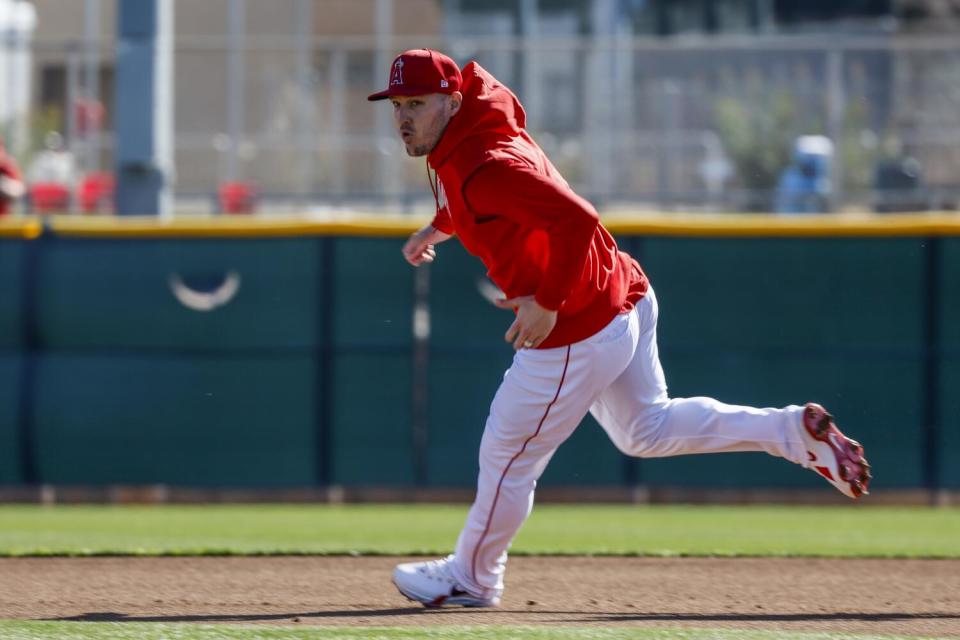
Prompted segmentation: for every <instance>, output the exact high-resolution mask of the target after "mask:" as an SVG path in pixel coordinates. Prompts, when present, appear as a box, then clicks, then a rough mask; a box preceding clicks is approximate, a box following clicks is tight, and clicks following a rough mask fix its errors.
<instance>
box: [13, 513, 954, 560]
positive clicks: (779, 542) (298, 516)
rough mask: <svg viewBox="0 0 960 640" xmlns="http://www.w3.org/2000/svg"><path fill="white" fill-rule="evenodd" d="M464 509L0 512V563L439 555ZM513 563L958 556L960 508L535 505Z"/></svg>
mask: <svg viewBox="0 0 960 640" xmlns="http://www.w3.org/2000/svg"><path fill="white" fill-rule="evenodd" d="M466 512H467V508H466V507H465V506H463V505H457V506H447V505H418V506H398V505H356V506H319V505H318V506H277V505H263V506H197V507H182V506H177V507H122V506H117V507H111V506H71V507H66V506H58V507H36V506H3V507H0V555H6V556H10V555H94V554H142V555H159V554H171V555H183V554H390V555H406V554H429V555H434V554H440V553H449V551H450V549H451V547H452V546H453V543H454V541H455V540H456V536H457V533H458V531H459V530H460V527H461V525H462V524H463V520H464V518H465V516H466ZM512 553H515V554H573V555H582V554H609V555H699V556H702V555H723V556H736V555H747V556H773V555H776V556H788V555H803V556H839V557H842V556H856V557H929V558H960V509H926V508H886V507H876V508H856V507H822V508H813V507H700V506H683V507H665V506H643V507H641V506H621V505H616V506H554V505H542V506H539V507H537V508H536V509H534V512H533V515H532V516H531V517H530V519H529V520H528V521H527V523H526V524H525V525H524V528H523V530H522V531H521V532H520V535H519V537H518V538H517V541H516V543H515V544H514V546H513V549H512Z"/></svg>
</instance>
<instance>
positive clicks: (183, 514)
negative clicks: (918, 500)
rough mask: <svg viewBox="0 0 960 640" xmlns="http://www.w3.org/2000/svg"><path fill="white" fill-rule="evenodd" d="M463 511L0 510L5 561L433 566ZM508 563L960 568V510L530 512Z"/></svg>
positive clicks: (622, 633)
mask: <svg viewBox="0 0 960 640" xmlns="http://www.w3.org/2000/svg"><path fill="white" fill-rule="evenodd" d="M466 511H467V509H466V506H463V505H457V506H448V505H418V506H402V505H355V506H323V505H309V506H281V505H263V506H209V505H205V506H197V507H183V506H163V507H129V506H127V507H124V506H69V507H68V506H56V507H38V506H2V507H0V555H4V556H22V555H96V554H136V555H160V554H170V555H185V554H198V555H202V554H397V555H406V554H431V555H434V554H442V553H448V552H449V551H450V549H451V547H452V545H453V543H454V541H455V539H456V535H457V532H458V531H459V529H460V526H461V525H462V523H463V520H464V517H465V516H466ZM512 552H513V553H516V554H576V555H580V554H614V555H693V556H705V555H723V556H737V555H743V556H774V555H775V556H785V555H801V556H831V557H904V558H907V557H909V558H914V557H929V558H960V509H925V508H886V507H872V508H858V507H853V506H851V507H825V508H812V507H698V506H683V507H665V506H554V505H541V506H538V507H537V508H536V509H535V510H534V513H533V515H532V516H531V518H530V520H529V521H528V522H527V523H526V525H525V526H524V529H523V530H522V532H521V534H520V536H519V537H518V539H517V541H516V543H515V545H514V547H513V550H512ZM881 637H882V638H892V637H894V636H871V635H851V634H843V633H836V634H822V633H819V634H818V633H799V632H786V631H755V632H754V631H744V630H733V631H731V630H719V629H696V630H682V629H681V630H676V629H674V630H664V629H627V628H600V627H583V628H572V629H561V628H553V627H550V628H547V627H543V628H531V627H491V626H472V627H452V626H451V627H430V628H411V627H402V628H401V627H380V628H367V629H359V628H349V629H344V628H317V627H310V628H296V627H276V626H259V625H258V626H255V627H252V626H239V625H216V626H213V625H196V624H159V623H99V622H39V621H0V638H2V639H3V640H52V639H56V640H108V639H127V638H130V639H133V638H137V639H143V640H160V639H163V640H166V639H173V638H175V639H177V640H233V639H244V640H249V639H256V638H264V639H267V638H270V639H277V640H301V639H304V640H305V639H307V638H311V639H314V638H315V639H320V640H326V639H330V638H343V639H347V640H360V639H364V640H369V639H384V640H404V639H407V638H442V639H443V640H460V639H466V638H471V639H473V638H480V639H488V638H489V639H494V638H496V639H498V640H499V639H504V638H520V639H523V640H539V639H547V638H550V639H553V638H557V639H560V640H566V639H573V638H577V639H580V638H582V639H585V640H594V639H596V640H619V639H621V638H638V639H640V640H653V639H658V638H662V639H668V640H672V639H678V640H679V639H683V640H707V639H716V640H734V639H737V640H739V639H744V640H821V639H828V638H830V639H834V638H860V639H868V638H869V639H874V638H876V639H879V638H881Z"/></svg>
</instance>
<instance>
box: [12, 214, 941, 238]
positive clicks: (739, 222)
mask: <svg viewBox="0 0 960 640" xmlns="http://www.w3.org/2000/svg"><path fill="white" fill-rule="evenodd" d="M428 220H429V218H423V217H419V216H400V215H392V214H391V215H388V214H362V213H358V214H355V215H351V216H349V217H344V218H340V219H337V220H325V221H311V220H304V219H303V218H274V217H256V216H252V217H251V216H247V217H239V216H237V217H234V216H221V217H210V218H175V219H172V220H169V221H164V220H159V219H157V218H155V217H133V216H131V217H124V218H119V217H91V218H83V217H74V216H55V217H52V218H50V219H49V228H50V229H51V230H52V231H54V232H55V233H57V234H59V235H62V236H68V237H98V238H266V237H291V236H293V237H296V236H354V237H404V236H406V235H408V234H410V233H411V232H413V231H415V230H416V229H418V228H420V227H421V226H422V225H423V224H425V222H426V221H428ZM21 224H23V225H26V224H28V223H27V222H23V223H21ZM604 224H605V225H606V226H607V228H609V229H610V231H611V232H613V233H616V234H621V235H648V236H680V237H684V236H686V237H691V236H695V237H831V236H833V237H843V236H846V237H904V236H960V214H957V213H952V212H942V213H922V214H919V213H918V214H895V215H870V214H842V215H839V214H827V215H809V216H776V215H769V214H733V213H730V214H679V213H672V214H652V213H647V212H637V213H616V214H611V215H608V216H604ZM4 228H6V227H3V226H0V233H3V231H2V230H3V229H4ZM15 237H36V236H29V235H27V234H26V232H25V231H24V232H21V234H20V235H16V234H15Z"/></svg>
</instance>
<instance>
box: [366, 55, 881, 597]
mask: <svg viewBox="0 0 960 640" xmlns="http://www.w3.org/2000/svg"><path fill="white" fill-rule="evenodd" d="M369 99H370V100H384V99H389V100H390V102H391V103H392V104H393V112H394V124H395V125H396V128H397V131H398V133H399V135H400V138H401V139H402V141H403V144H404V147H405V148H406V151H407V154H408V155H410V156H415V157H425V158H426V161H427V173H428V175H429V174H430V170H431V169H432V170H433V171H434V172H435V178H433V177H432V178H431V189H432V190H433V193H434V198H435V201H436V214H435V216H434V218H433V221H432V222H431V223H430V224H428V225H426V226H425V227H423V228H422V229H420V230H419V231H417V232H416V233H414V234H413V235H412V236H411V237H410V239H409V240H408V241H407V242H406V244H405V245H404V247H403V255H404V258H405V259H406V260H407V261H408V262H409V263H410V264H412V265H414V266H419V265H421V264H424V263H430V262H433V261H434V259H435V258H436V249H435V245H436V244H437V243H440V242H444V241H446V240H449V239H450V238H451V237H453V236H454V235H456V236H457V237H458V238H459V240H460V242H461V243H462V244H463V246H464V248H465V249H466V250H467V251H469V252H470V253H471V254H474V255H476V256H478V257H479V258H480V259H481V260H482V261H483V263H484V265H485V266H486V267H487V269H488V272H487V273H488V275H489V277H490V278H491V279H492V280H493V281H494V282H495V283H496V284H497V286H498V287H499V288H500V289H501V290H502V291H503V292H504V295H503V297H502V298H497V297H496V296H493V298H494V299H493V302H494V303H495V304H496V305H497V306H498V307H500V308H503V309H512V310H513V311H514V312H515V313H516V317H515V319H514V320H513V322H512V324H510V326H509V328H508V329H507V332H506V334H505V336H504V337H505V339H506V340H507V342H509V343H511V344H512V345H513V348H514V349H515V354H514V357H513V363H512V364H511V366H510V369H509V370H508V371H507V373H506V374H505V376H504V378H503V381H502V382H501V384H500V387H499V389H498V390H497V393H496V396H495V397H494V399H493V403H492V404H491V407H490V413H489V416H488V418H487V423H486V425H485V427H484V432H483V438H482V441H481V444H480V455H479V459H480V460H479V462H480V473H479V477H478V481H477V494H476V498H475V500H474V503H473V506H472V507H471V508H470V512H469V515H468V516H467V522H466V524H465V526H464V528H463V530H462V531H461V533H460V537H459V539H458V540H457V545H456V550H455V552H454V554H453V555H451V556H448V557H447V558H445V559H441V560H433V561H428V562H414V563H405V564H401V565H399V566H398V567H397V568H396V569H395V570H394V573H393V581H394V584H395V585H396V586H397V588H398V589H399V590H400V592H401V593H402V594H403V595H404V596H406V597H407V598H410V599H411V600H414V601H417V602H421V603H423V604H424V605H426V606H441V605H444V604H452V605H463V606H471V607H487V606H495V605H497V604H499V602H500V596H501V593H502V592H503V576H504V572H505V569H506V562H507V550H508V549H509V547H510V544H511V543H512V541H513V538H514V536H515V535H516V534H517V532H518V531H519V529H520V527H521V525H522V524H523V522H524V520H526V518H527V516H528V515H529V514H530V510H531V509H532V507H533V496H534V489H535V487H536V483H537V480H538V479H539V477H540V475H541V474H542V473H543V471H544V470H545V469H546V467H547V464H548V463H549V462H550V459H551V457H552V456H553V454H554V453H555V452H556V450H557V448H558V447H559V446H560V445H561V444H562V443H563V442H564V441H565V440H566V439H567V438H568V437H569V436H570V435H571V434H572V433H573V431H574V430H575V429H576V428H577V426H578V425H579V424H580V422H581V421H582V420H583V418H584V417H585V416H586V414H587V413H588V412H590V413H592V414H593V416H594V417H595V418H596V419H597V422H599V423H600V426H601V427H603V429H604V431H606V433H607V435H608V436H609V437H610V439H611V440H612V441H613V443H614V444H615V445H616V446H617V448H618V449H620V450H621V451H622V452H623V453H625V454H627V455H631V456H638V457H648V458H649V457H664V456H674V455H682V454H701V453H719V452H728V451H762V452H766V453H768V454H770V455H774V456H779V457H782V458H785V459H787V460H789V461H791V462H794V463H796V464H800V465H802V466H804V467H806V468H809V469H811V470H814V471H817V472H818V473H820V475H822V476H823V477H825V478H826V479H827V480H828V481H830V482H831V483H832V484H833V485H834V487H836V488H837V489H838V490H839V491H841V492H842V493H844V494H845V495H847V496H849V497H851V498H857V497H859V496H860V495H862V494H864V493H866V492H867V487H868V483H869V480H870V472H869V465H868V464H867V462H866V460H865V459H864V458H863V456H862V448H861V447H860V445H859V444H857V443H856V442H854V441H853V440H850V439H848V438H846V437H845V436H844V435H843V434H842V433H841V432H840V431H839V430H838V429H837V427H836V424H835V423H834V421H833V417H832V416H831V415H830V414H829V413H827V412H826V410H825V409H824V408H823V407H821V406H820V405H817V404H813V403H809V404H807V405H806V406H799V405H790V406H788V407H785V408H782V409H757V408H753V407H744V406H734V405H728V404H724V403H721V402H718V401H717V400H714V399H712V398H702V397H699V398H670V397H669V396H668V394H667V384H666V381H665V379H664V374H663V369H662V367H661V366H660V358H659V355H658V349H657V339H656V335H657V333H656V327H657V317H658V313H659V311H658V306H657V299H656V296H655V294H654V291H653V288H652V287H651V286H650V283H649V281H648V279H647V276H646V275H645V274H644V272H643V270H642V269H641V268H640V265H639V264H638V263H637V261H636V260H634V259H633V258H632V257H631V256H629V255H628V254H627V253H625V252H623V251H621V250H620V249H619V248H618V247H617V243H616V241H615V240H614V238H613V236H611V235H610V233H609V232H608V231H607V229H606V228H604V226H603V225H602V224H601V223H600V217H599V215H598V214H597V212H596V210H595V209H594V208H593V206H592V205H591V204H590V203H589V202H587V201H586V200H584V199H583V198H581V197H580V196H578V195H577V194H576V193H574V192H573V190H572V189H570V187H569V185H568V184H567V182H566V181H565V180H564V179H563V177H562V176H561V175H560V174H559V172H558V171H557V169H556V168H555V167H554V166H553V164H552V163H551V162H550V160H549V159H548V158H547V157H546V155H545V154H544V153H543V151H542V150H541V149H540V147H539V146H538V145H537V144H536V142H534V140H533V138H531V137H530V135H529V134H528V133H527V131H526V114H525V113H524V111H523V108H522V107H521V106H520V103H519V101H518V100H517V98H516V96H515V95H514V94H513V93H512V92H511V91H510V90H509V89H508V88H507V87H505V86H504V85H502V84H501V83H500V82H498V81H497V80H496V79H495V78H494V77H493V76H492V75H490V74H489V73H488V72H487V71H486V70H485V69H483V68H482V67H481V66H480V65H478V64H477V63H476V62H471V63H469V64H468V65H467V66H466V67H464V69H463V71H462V72H461V71H460V69H459V68H458V67H457V65H456V63H455V62H454V61H453V60H451V59H450V58H449V57H447V56H445V55H443V54H442V53H439V52H436V51H429V50H425V49H415V50H411V51H406V52H404V53H402V54H400V55H399V56H398V57H397V58H396V59H395V60H394V61H393V64H392V65H391V68H390V76H389V80H388V85H387V89H386V90H384V91H380V92H378V93H375V94H373V95H371V96H369ZM731 286H736V283H731Z"/></svg>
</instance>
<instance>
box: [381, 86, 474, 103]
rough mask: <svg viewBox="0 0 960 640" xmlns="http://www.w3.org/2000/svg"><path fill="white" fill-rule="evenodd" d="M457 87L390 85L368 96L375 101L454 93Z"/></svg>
mask: <svg viewBox="0 0 960 640" xmlns="http://www.w3.org/2000/svg"><path fill="white" fill-rule="evenodd" d="M454 91H456V89H453V88H450V89H447V90H444V91H436V90H432V89H426V88H424V87H390V88H389V89H385V90H383V91H378V92H377V93H371V94H370V95H369V96H367V100H369V101H370V102H374V101H376V100H386V99H387V98H392V97H393V96H428V95H430V94H431V93H447V94H449V93H453V92H454Z"/></svg>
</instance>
